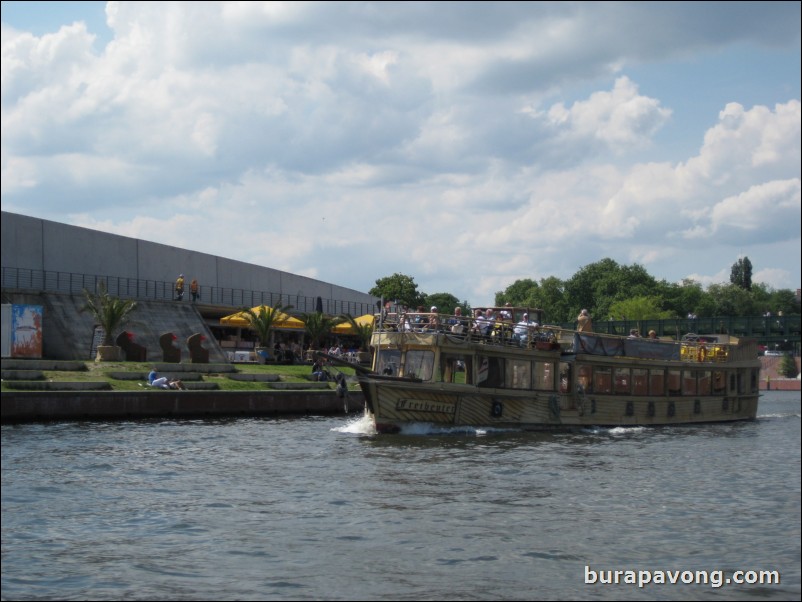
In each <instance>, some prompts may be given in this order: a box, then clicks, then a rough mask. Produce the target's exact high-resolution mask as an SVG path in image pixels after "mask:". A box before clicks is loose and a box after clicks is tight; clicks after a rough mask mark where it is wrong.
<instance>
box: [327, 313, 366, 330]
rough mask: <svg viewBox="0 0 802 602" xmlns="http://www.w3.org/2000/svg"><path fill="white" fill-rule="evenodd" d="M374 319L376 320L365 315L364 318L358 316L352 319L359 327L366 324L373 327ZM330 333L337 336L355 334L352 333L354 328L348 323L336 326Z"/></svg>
mask: <svg viewBox="0 0 802 602" xmlns="http://www.w3.org/2000/svg"><path fill="white" fill-rule="evenodd" d="M375 319H376V318H375V316H374V315H373V314H365V315H364V316H359V317H358V318H354V322H356V323H357V324H359V325H360V326H364V325H366V324H370V325H371V326H373V322H374V320H375ZM331 331H332V332H334V333H337V334H356V332H354V327H353V326H351V323H350V322H343V323H342V324H337V326H335V327H334V328H332V329H331Z"/></svg>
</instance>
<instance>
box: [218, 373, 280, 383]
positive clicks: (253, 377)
mask: <svg viewBox="0 0 802 602" xmlns="http://www.w3.org/2000/svg"><path fill="white" fill-rule="evenodd" d="M228 378H229V380H237V381H241V382H262V383H268V382H269V383H274V382H278V381H280V380H281V376H279V375H278V374H252V373H240V374H229V375H228Z"/></svg>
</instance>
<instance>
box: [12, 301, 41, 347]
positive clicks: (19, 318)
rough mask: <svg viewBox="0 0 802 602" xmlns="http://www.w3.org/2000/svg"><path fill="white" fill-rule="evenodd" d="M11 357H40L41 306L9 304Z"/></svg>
mask: <svg viewBox="0 0 802 602" xmlns="http://www.w3.org/2000/svg"><path fill="white" fill-rule="evenodd" d="M11 324H12V331H11V357H31V358H41V357H42V306H41V305H12V306H11Z"/></svg>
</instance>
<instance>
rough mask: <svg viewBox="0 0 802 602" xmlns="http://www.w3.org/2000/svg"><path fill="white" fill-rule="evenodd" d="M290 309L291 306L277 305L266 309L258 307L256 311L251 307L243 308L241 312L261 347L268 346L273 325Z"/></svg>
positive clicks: (264, 306) (265, 307)
mask: <svg viewBox="0 0 802 602" xmlns="http://www.w3.org/2000/svg"><path fill="white" fill-rule="evenodd" d="M291 309H292V305H277V306H275V307H267V306H266V305H260V306H259V307H258V308H257V310H254V308H252V307H245V308H243V309H242V310H241V311H242V313H243V314H244V316H245V319H246V320H248V327H249V328H251V329H252V330H253V331H254V333H255V334H256V338H257V339H259V344H260V345H261V346H262V347H269V346H270V332H271V331H272V330H273V324H274V323H275V322H277V321H278V320H279V319H280V318H281V316H282V314H287V312H289V310H291Z"/></svg>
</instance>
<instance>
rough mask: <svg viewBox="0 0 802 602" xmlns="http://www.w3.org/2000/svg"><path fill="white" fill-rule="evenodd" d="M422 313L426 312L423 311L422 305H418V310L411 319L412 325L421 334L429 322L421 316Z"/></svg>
mask: <svg viewBox="0 0 802 602" xmlns="http://www.w3.org/2000/svg"><path fill="white" fill-rule="evenodd" d="M424 311H426V310H424V309H423V305H418V309H416V310H415V315H414V316H413V317H412V325H413V327H414V328H415V330H416V331H417V332H423V329H424V328H425V327H426V324H428V323H429V320H428V319H427V318H426V316H424V315H423V312H424Z"/></svg>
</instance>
